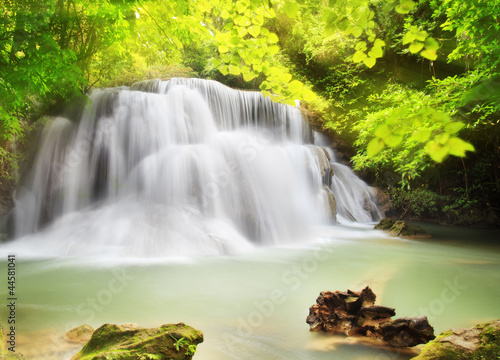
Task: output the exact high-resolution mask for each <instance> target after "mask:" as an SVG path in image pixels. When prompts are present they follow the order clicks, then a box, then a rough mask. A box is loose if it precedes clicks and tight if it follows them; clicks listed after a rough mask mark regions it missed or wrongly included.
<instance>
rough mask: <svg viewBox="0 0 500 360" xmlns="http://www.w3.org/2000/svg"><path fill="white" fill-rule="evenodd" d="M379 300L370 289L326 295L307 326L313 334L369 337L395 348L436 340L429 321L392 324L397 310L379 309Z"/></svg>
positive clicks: (418, 319)
mask: <svg viewBox="0 0 500 360" xmlns="http://www.w3.org/2000/svg"><path fill="white" fill-rule="evenodd" d="M375 298H376V296H375V294H374V293H373V291H372V290H371V289H370V288H369V287H368V286H367V287H366V288H364V289H363V290H362V291H361V292H354V291H351V290H347V292H341V291H335V292H331V291H323V292H321V293H320V295H319V297H318V298H317V299H316V304H315V305H313V306H311V307H310V308H309V316H308V317H307V320H306V322H307V323H308V324H309V325H310V330H311V331H324V332H329V333H334V334H345V335H347V336H367V337H371V338H375V339H381V340H383V341H384V342H385V343H386V344H387V345H390V346H393V347H411V346H415V345H418V344H425V343H427V342H429V341H430V340H433V339H434V338H435V336H434V329H433V328H432V326H430V324H429V322H428V321H427V317H425V316H422V317H416V318H410V317H406V318H401V319H396V320H391V317H393V316H394V315H396V312H395V311H394V309H391V308H388V307H385V306H378V305H375Z"/></svg>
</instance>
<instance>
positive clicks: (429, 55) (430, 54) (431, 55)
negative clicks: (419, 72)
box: [420, 50, 437, 61]
mask: <svg viewBox="0 0 500 360" xmlns="http://www.w3.org/2000/svg"><path fill="white" fill-rule="evenodd" d="M420 55H421V56H422V57H424V58H426V59H429V60H432V61H434V60H436V59H437V54H436V50H423V51H422V52H421V53H420Z"/></svg>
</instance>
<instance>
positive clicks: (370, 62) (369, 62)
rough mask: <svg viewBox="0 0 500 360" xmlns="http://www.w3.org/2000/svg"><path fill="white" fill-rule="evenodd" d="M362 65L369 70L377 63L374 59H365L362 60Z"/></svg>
mask: <svg viewBox="0 0 500 360" xmlns="http://www.w3.org/2000/svg"><path fill="white" fill-rule="evenodd" d="M363 63H364V64H365V65H366V66H368V67H369V68H372V67H373V66H374V65H375V64H376V63H377V59H375V58H374V57H366V58H364V59H363Z"/></svg>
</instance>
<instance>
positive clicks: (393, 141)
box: [384, 134, 403, 147]
mask: <svg viewBox="0 0 500 360" xmlns="http://www.w3.org/2000/svg"><path fill="white" fill-rule="evenodd" d="M401 141H403V136H401V135H395V134H390V135H387V136H386V137H384V142H385V143H386V144H387V145H389V146H390V147H396V146H398V145H399V144H400V143H401Z"/></svg>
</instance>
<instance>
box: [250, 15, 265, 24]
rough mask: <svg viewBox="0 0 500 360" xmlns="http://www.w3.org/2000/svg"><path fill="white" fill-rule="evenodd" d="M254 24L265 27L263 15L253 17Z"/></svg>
mask: <svg viewBox="0 0 500 360" xmlns="http://www.w3.org/2000/svg"><path fill="white" fill-rule="evenodd" d="M252 23H253V24H255V25H258V26H262V25H264V17H263V16H262V15H256V16H253V17H252Z"/></svg>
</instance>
